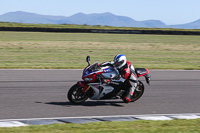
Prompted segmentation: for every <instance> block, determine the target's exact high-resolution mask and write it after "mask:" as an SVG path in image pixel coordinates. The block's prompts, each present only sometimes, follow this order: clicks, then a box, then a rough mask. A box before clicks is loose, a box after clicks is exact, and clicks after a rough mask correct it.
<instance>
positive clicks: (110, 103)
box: [35, 101, 124, 107]
mask: <svg viewBox="0 0 200 133" xmlns="http://www.w3.org/2000/svg"><path fill="white" fill-rule="evenodd" d="M35 103H41V102H35ZM120 103H123V102H122V101H87V102H84V103H82V104H73V103H71V102H47V103H44V104H49V105H57V106H66V107H71V106H87V107H94V106H115V107H124V105H121V104H120Z"/></svg>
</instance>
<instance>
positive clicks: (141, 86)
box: [131, 80, 144, 102]
mask: <svg viewBox="0 0 200 133" xmlns="http://www.w3.org/2000/svg"><path fill="white" fill-rule="evenodd" d="M143 93H144V84H143V83H142V82H141V81H140V80H139V88H138V89H136V90H135V92H134V93H133V95H132V96H131V102H135V101H136V100H138V99H139V98H140V97H141V96H142V95H143Z"/></svg>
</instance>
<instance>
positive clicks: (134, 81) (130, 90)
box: [122, 74, 137, 103]
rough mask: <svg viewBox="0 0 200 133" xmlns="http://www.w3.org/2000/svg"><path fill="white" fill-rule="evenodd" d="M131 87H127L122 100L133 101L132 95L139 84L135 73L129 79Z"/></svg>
mask: <svg viewBox="0 0 200 133" xmlns="http://www.w3.org/2000/svg"><path fill="white" fill-rule="evenodd" d="M127 82H128V84H129V87H127V88H126V90H125V92H124V95H123V96H122V100H123V101H124V102H125V103H128V102H130V101H131V96H132V95H133V93H134V91H135V88H136V86H137V78H136V75H135V74H131V76H130V78H129V80H127Z"/></svg>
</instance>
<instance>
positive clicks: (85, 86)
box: [77, 81, 89, 93]
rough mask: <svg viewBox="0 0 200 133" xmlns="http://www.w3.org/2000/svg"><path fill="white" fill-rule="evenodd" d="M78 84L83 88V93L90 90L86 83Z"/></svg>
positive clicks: (80, 82)
mask: <svg viewBox="0 0 200 133" xmlns="http://www.w3.org/2000/svg"><path fill="white" fill-rule="evenodd" d="M77 84H78V85H79V86H81V87H83V89H82V93H85V91H86V90H87V89H88V87H89V86H88V85H87V84H86V83H85V82H84V81H78V82H77Z"/></svg>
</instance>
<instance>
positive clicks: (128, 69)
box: [101, 54, 138, 103]
mask: <svg viewBox="0 0 200 133" xmlns="http://www.w3.org/2000/svg"><path fill="white" fill-rule="evenodd" d="M101 66H114V67H116V68H117V70H118V71H119V73H120V75H121V77H122V78H123V79H125V81H124V83H127V84H128V86H127V87H126V88H125V92H124V94H123V95H122V100H123V101H124V102H125V103H128V102H130V101H131V96H132V95H133V93H134V91H135V88H136V86H137V83H138V80H137V75H136V73H135V68H134V67H133V65H132V64H131V63H130V62H129V61H126V56H124V55H123V54H117V55H116V56H115V57H114V60H113V61H108V62H104V63H102V64H101Z"/></svg>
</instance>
